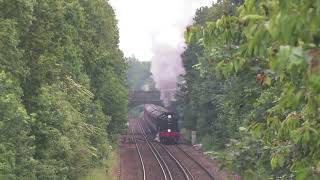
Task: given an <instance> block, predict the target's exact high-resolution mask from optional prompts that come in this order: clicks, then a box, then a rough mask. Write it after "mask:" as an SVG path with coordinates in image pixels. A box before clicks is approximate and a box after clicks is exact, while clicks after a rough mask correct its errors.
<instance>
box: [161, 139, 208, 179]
mask: <svg viewBox="0 0 320 180" xmlns="http://www.w3.org/2000/svg"><path fill="white" fill-rule="evenodd" d="M166 147H167V148H168V150H169V151H170V152H171V153H172V154H174V155H175V157H176V158H177V159H179V160H180V161H181V163H182V164H183V165H184V166H185V167H186V168H187V169H188V170H189V171H190V173H191V175H192V176H193V178H194V179H201V180H214V178H213V177H212V176H210V175H208V173H207V172H206V171H205V170H204V169H203V167H201V166H199V164H197V163H196V162H194V160H192V159H191V158H189V157H188V156H186V154H184V152H182V151H181V150H180V149H178V147H177V146H176V145H169V146H166Z"/></svg>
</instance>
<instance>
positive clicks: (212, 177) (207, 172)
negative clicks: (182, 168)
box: [175, 145, 215, 180]
mask: <svg viewBox="0 0 320 180" xmlns="http://www.w3.org/2000/svg"><path fill="white" fill-rule="evenodd" d="M175 147H177V148H178V149H179V150H180V151H181V152H183V154H185V155H186V156H187V157H188V158H189V159H191V160H192V161H193V162H195V163H196V164H197V165H198V166H199V167H200V168H201V169H202V170H204V171H205V172H206V174H207V175H208V176H209V177H210V178H211V179H212V180H215V178H214V176H213V175H212V174H211V173H210V172H209V171H208V170H207V169H206V168H205V167H203V166H202V165H201V164H200V163H199V162H198V161H197V160H195V159H194V158H193V157H192V156H191V155H190V154H188V153H187V152H186V151H185V150H183V149H182V148H181V147H179V146H178V145H175Z"/></svg>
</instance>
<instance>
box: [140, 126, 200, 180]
mask: <svg viewBox="0 0 320 180" xmlns="http://www.w3.org/2000/svg"><path fill="white" fill-rule="evenodd" d="M138 125H139V127H140V129H141V131H142V133H143V134H144V136H145V139H146V141H147V143H148V144H149V145H150V146H151V147H152V148H153V150H154V151H156V152H157V155H158V157H159V158H160V159H161V162H162V163H163V164H164V165H165V167H166V170H167V173H168V174H169V179H170V180H173V179H181V178H183V179H186V180H194V178H193V177H192V175H191V173H190V171H189V170H188V169H187V168H186V167H184V166H183V165H182V163H181V162H180V161H179V160H178V159H177V158H176V157H175V156H174V155H173V154H172V153H171V152H170V151H169V150H168V149H167V148H166V147H165V146H164V145H162V144H160V143H152V142H150V140H149V139H148V137H147V135H146V130H145V129H144V128H143V127H142V125H141V124H140V122H138ZM156 147H158V148H156ZM172 162H174V164H175V165H173V164H172ZM169 163H171V164H169ZM168 164H169V165H168ZM169 166H170V167H171V168H170V169H179V171H174V172H171V171H170V170H169ZM179 172H180V173H181V174H182V175H181V174H179ZM173 174H174V176H173Z"/></svg>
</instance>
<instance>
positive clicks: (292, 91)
mask: <svg viewBox="0 0 320 180" xmlns="http://www.w3.org/2000/svg"><path fill="white" fill-rule="evenodd" d="M319 10H320V4H319V3H318V2H317V1H308V0H302V1H300V0H294V1H290V2H289V1H281V0H272V1H270V0H245V1H244V2H243V4H242V5H241V2H240V3H236V2H235V1H232V0H221V1H218V2H216V3H214V4H213V5H212V6H211V7H208V8H201V9H199V10H198V12H197V13H196V17H195V19H194V20H195V21H194V24H193V25H192V26H190V27H188V28H187V29H186V36H185V37H186V41H187V43H188V46H187V49H186V51H185V52H184V53H183V55H182V58H183V62H184V66H185V68H186V75H185V80H186V83H184V84H181V85H180V86H181V93H180V94H181V97H180V98H179V102H180V106H179V109H180V111H181V112H184V126H185V127H189V128H191V127H197V130H198V133H199V138H200V141H201V142H202V143H204V145H205V147H206V149H208V150H211V151H209V154H211V155H212V156H214V157H216V158H218V159H220V160H221V162H222V163H223V165H224V167H228V168H230V169H232V170H236V171H238V172H239V173H240V174H241V175H243V176H244V177H245V178H249V179H257V178H258V179H267V178H284V179H290V178H295V179H317V178H318V177H319V174H320V173H319V172H320V171H319V169H320V166H319V160H320V154H319V142H320V141H319V132H320V128H319V117H320V116H319V112H320V111H319V106H320V104H319V103H320V101H319V83H320V79H319V77H320V76H319V70H320V68H319V61H320V60H319V57H320V56H319V54H320V53H319V52H320V51H319V47H320V44H319V34H320V29H319V27H320V26H319V23H320V20H319V18H320V14H319V12H320V11H319Z"/></svg>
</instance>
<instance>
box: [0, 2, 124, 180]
mask: <svg viewBox="0 0 320 180" xmlns="http://www.w3.org/2000/svg"><path fill="white" fill-rule="evenodd" d="M118 44H119V34H118V29H117V21H116V19H115V14H114V11H113V9H112V7H111V6H110V4H109V3H108V1H104V0H90V1H87V0H68V1H64V0H24V1H20V0H2V1H0V139H1V141H0V164H1V166H0V179H79V177H80V176H82V175H84V174H86V173H87V172H88V170H89V168H93V167H95V166H98V165H99V166H100V165H101V163H102V162H103V160H104V159H106V158H108V154H109V153H110V152H111V150H112V145H113V143H114V141H115V140H116V139H115V137H116V134H118V133H120V132H121V131H122V130H123V128H124V127H125V122H126V120H127V117H126V116H127V115H126V114H127V94H128V93H127V88H126V62H125V59H124V58H123V54H122V52H121V51H120V50H119V47H118Z"/></svg>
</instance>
